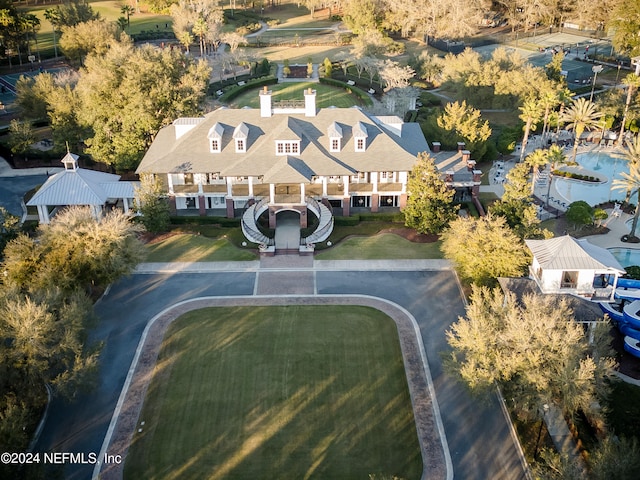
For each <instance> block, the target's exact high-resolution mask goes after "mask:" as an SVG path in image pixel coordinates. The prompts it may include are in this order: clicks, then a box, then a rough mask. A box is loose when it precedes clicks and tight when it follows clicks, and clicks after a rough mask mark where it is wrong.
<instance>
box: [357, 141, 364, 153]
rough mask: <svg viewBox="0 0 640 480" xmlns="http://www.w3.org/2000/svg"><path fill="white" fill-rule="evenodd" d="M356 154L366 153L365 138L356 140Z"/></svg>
mask: <svg viewBox="0 0 640 480" xmlns="http://www.w3.org/2000/svg"><path fill="white" fill-rule="evenodd" d="M356 152H364V138H356Z"/></svg>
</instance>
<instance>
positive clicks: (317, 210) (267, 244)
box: [241, 197, 334, 256]
mask: <svg viewBox="0 0 640 480" xmlns="http://www.w3.org/2000/svg"><path fill="white" fill-rule="evenodd" d="M306 203H307V210H308V211H311V212H313V213H314V215H316V217H318V227H317V228H316V229H315V230H314V231H313V233H312V234H311V235H309V236H308V237H304V238H301V239H299V241H298V242H297V243H298V245H299V246H298V248H297V249H296V248H293V245H291V244H287V246H286V247H284V248H277V247H276V243H275V239H274V238H269V237H267V236H266V235H264V234H263V233H262V232H260V229H259V228H258V225H257V221H258V218H259V217H260V215H261V214H262V213H263V212H264V211H265V210H266V209H268V208H269V207H270V205H269V203H268V199H266V198H265V199H262V200H260V201H259V202H257V203H253V204H251V205H250V206H248V207H247V208H246V210H245V211H244V213H243V214H242V221H241V226H242V233H243V234H244V236H245V237H246V238H247V240H249V241H250V242H253V243H257V244H258V245H259V246H260V247H259V249H260V255H261V256H263V255H265V256H273V255H276V254H278V255H280V254H285V255H290V254H298V255H312V254H313V252H314V250H315V244H316V243H318V242H323V241H325V240H326V239H327V238H329V235H331V232H332V231H333V224H334V219H333V214H332V212H331V210H330V209H329V208H328V207H327V206H326V205H325V204H324V203H320V202H318V201H317V200H315V199H313V198H310V197H309V198H307V202H306ZM282 207H283V209H286V206H285V205H283V206H282ZM276 213H277V212H276ZM277 228H278V226H277V225H276V229H277Z"/></svg>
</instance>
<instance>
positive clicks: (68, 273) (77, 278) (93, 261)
mask: <svg viewBox="0 0 640 480" xmlns="http://www.w3.org/2000/svg"><path fill="white" fill-rule="evenodd" d="M141 230H142V228H141V227H140V226H139V225H136V224H134V223H133V222H132V221H131V218H130V217H128V216H126V215H124V214H123V213H121V212H117V211H113V212H110V213H108V214H106V215H105V216H104V217H103V218H102V219H101V220H100V222H98V221H96V220H95V219H94V218H93V215H92V213H91V211H90V209H89V208H84V207H70V208H67V209H66V210H64V211H63V212H61V213H58V214H57V215H56V216H55V217H54V218H53V219H52V221H51V223H50V224H48V225H40V226H39V227H38V236H37V238H29V237H27V236H25V235H20V236H18V237H17V238H16V239H15V240H13V241H11V242H9V244H8V245H7V247H6V248H5V260H4V263H3V270H4V271H5V272H6V274H5V278H4V283H5V285H7V286H9V287H12V288H15V289H17V290H19V291H22V292H33V291H38V290H47V289H59V290H61V291H63V292H74V291H76V290H78V289H85V290H86V291H88V292H91V291H93V289H94V288H96V287H98V288H100V287H106V286H107V285H108V284H109V283H111V282H113V281H115V280H117V279H118V278H120V277H121V276H123V275H127V274H129V273H131V271H132V270H133V268H134V267H135V266H136V265H137V263H138V262H139V261H140V260H141V259H142V257H143V249H142V248H143V247H142V245H141V244H140V242H139V241H138V240H137V234H138V233H139V232H140V231H141Z"/></svg>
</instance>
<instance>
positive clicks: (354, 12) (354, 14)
mask: <svg viewBox="0 0 640 480" xmlns="http://www.w3.org/2000/svg"><path fill="white" fill-rule="evenodd" d="M341 5H342V19H343V21H344V23H345V24H346V25H347V26H348V27H349V29H351V31H353V33H355V34H356V35H360V34H361V33H362V32H364V31H365V30H378V27H379V26H380V23H381V21H382V18H383V15H384V14H383V8H384V5H383V4H382V2H381V1H380V0H342V2H341Z"/></svg>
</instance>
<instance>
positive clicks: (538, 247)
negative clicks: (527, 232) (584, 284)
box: [525, 235, 625, 274]
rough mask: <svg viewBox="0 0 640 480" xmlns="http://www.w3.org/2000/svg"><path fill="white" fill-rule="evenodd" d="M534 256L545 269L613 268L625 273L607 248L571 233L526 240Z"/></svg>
mask: <svg viewBox="0 0 640 480" xmlns="http://www.w3.org/2000/svg"><path fill="white" fill-rule="evenodd" d="M525 243H526V244H527V247H529V250H531V253H532V254H533V256H534V258H535V259H536V260H537V261H538V263H539V264H540V266H541V267H542V268H543V269H545V270H613V271H617V272H618V273H620V274H623V273H625V270H624V268H622V265H620V263H619V262H618V261H617V260H616V259H615V257H614V256H613V255H612V254H611V252H609V251H608V250H607V249H605V248H602V247H598V246H596V245H593V244H591V243H589V242H588V241H587V240H586V239H581V240H576V239H575V238H573V237H571V236H570V235H564V236H562V237H555V238H550V239H548V240H525Z"/></svg>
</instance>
